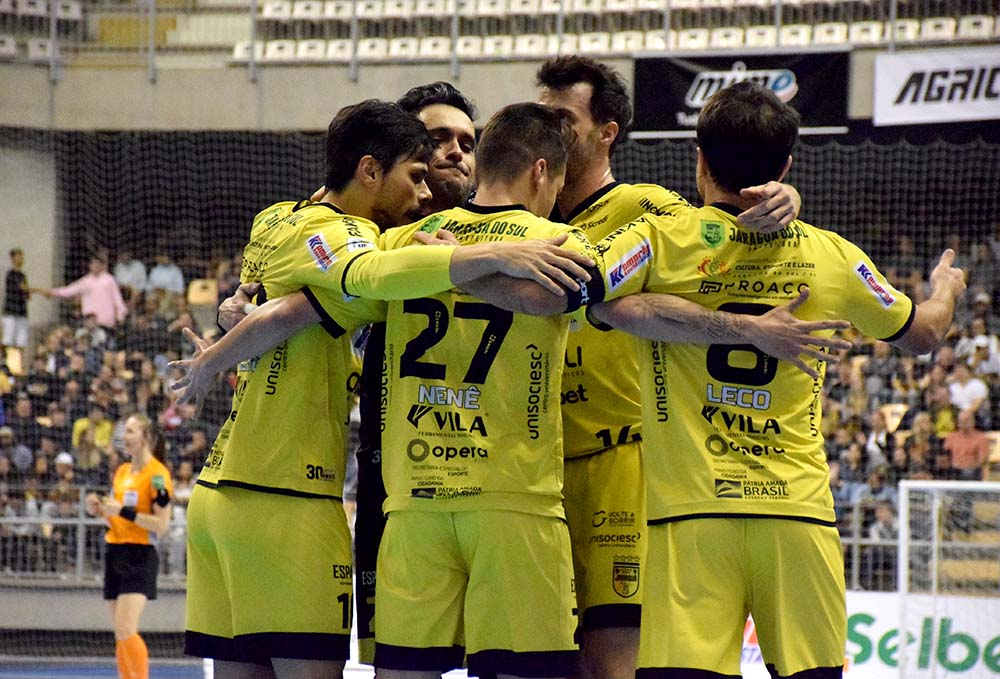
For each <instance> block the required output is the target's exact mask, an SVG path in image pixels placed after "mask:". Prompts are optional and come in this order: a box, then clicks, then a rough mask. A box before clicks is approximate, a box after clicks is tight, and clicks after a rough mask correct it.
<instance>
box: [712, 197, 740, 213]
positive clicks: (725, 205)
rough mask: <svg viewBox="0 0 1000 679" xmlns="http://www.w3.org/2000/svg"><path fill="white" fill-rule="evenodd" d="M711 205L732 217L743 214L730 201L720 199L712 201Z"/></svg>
mask: <svg viewBox="0 0 1000 679" xmlns="http://www.w3.org/2000/svg"><path fill="white" fill-rule="evenodd" d="M712 207H714V208H716V209H719V210H722V211H723V212H728V213H729V214H731V215H732V216H733V217H739V216H740V215H741V214H743V210H741V209H739V208H738V207H736V206H735V205H732V204H730V203H723V202H722V201H721V200H720V201H716V202H714V203H712Z"/></svg>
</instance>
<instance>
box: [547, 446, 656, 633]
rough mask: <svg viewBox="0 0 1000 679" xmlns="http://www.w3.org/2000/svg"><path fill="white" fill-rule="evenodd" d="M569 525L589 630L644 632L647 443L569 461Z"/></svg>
mask: <svg viewBox="0 0 1000 679" xmlns="http://www.w3.org/2000/svg"><path fill="white" fill-rule="evenodd" d="M565 468H566V471H565V481H564V483H563V495H564V496H565V498H566V499H565V502H564V505H565V507H566V520H567V521H568V522H569V535H570V540H571V541H572V545H573V570H574V572H575V575H576V598H577V603H578V604H579V607H580V613H581V615H580V620H581V623H582V626H583V629H585V630H586V629H600V628H607V627H638V626H639V620H640V616H641V613H642V588H641V584H642V580H641V578H642V575H643V573H644V572H645V568H644V567H643V560H644V558H645V553H646V491H645V488H644V487H643V475H642V443H641V442H639V441H636V442H633V443H625V444H622V445H618V446H615V447H614V448H609V449H607V450H605V451H602V452H600V453H596V454H594V455H588V456H585V457H578V458H572V459H568V460H566V464H565Z"/></svg>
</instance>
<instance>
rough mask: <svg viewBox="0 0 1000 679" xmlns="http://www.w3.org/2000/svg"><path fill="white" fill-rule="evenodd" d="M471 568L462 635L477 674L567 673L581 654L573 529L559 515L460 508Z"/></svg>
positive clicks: (459, 529)
mask: <svg viewBox="0 0 1000 679" xmlns="http://www.w3.org/2000/svg"><path fill="white" fill-rule="evenodd" d="M455 523H456V532H457V535H458V538H459V543H460V545H461V548H462V554H463V558H464V559H465V562H466V563H467V564H468V568H469V589H468V593H467V594H466V600H465V636H466V648H467V653H468V664H469V674H470V675H473V676H480V677H481V676H492V675H496V676H498V677H502V676H513V677H567V676H570V675H571V674H572V673H573V671H574V669H575V667H576V664H577V662H578V660H579V657H578V655H579V654H578V652H577V648H576V644H575V642H574V640H573V633H574V631H575V629H576V616H575V614H574V610H575V608H576V597H575V596H574V592H573V562H572V557H571V555H570V543H569V531H568V529H567V528H566V523H565V522H564V521H563V520H562V518H560V517H553V516H537V515H534V514H525V513H521V512H514V511H487V510H479V511H474V512H461V513H456V521H455Z"/></svg>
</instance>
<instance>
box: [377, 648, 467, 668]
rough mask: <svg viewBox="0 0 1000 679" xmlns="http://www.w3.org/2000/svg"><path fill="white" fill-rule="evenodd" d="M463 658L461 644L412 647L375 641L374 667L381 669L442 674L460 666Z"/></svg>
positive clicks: (463, 652) (463, 650) (463, 649)
mask: <svg viewBox="0 0 1000 679" xmlns="http://www.w3.org/2000/svg"><path fill="white" fill-rule="evenodd" d="M464 658H465V647H463V646H457V645H456V646H433V647H431V648H412V647H409V646H392V645H391V644H380V643H378V642H375V667H378V668H379V669H383V670H403V671H410V672H440V673H442V674H444V673H445V672H450V671H451V670H457V669H459V668H461V667H462V661H463V659H464ZM470 660H471V658H470ZM470 669H471V665H470ZM470 674H471V672H470Z"/></svg>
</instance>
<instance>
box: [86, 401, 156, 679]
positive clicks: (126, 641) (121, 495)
mask: <svg viewBox="0 0 1000 679" xmlns="http://www.w3.org/2000/svg"><path fill="white" fill-rule="evenodd" d="M154 426H155V425H153V424H152V423H151V422H150V420H149V418H147V417H145V416H143V415H132V416H131V417H129V418H128V420H126V421H125V452H126V453H127V454H128V455H129V456H130V457H131V462H124V463H122V464H121V465H119V467H118V469H117V470H116V471H115V478H114V481H113V482H112V496H111V497H105V498H98V496H97V494H96V493H90V494H88V495H87V511H88V512H90V513H91V514H93V515H95V516H96V515H98V514H100V515H101V516H103V517H104V519H105V520H106V521H107V522H108V526H109V527H108V532H107V534H106V535H105V540H106V541H107V543H108V549H107V554H106V556H105V559H104V598H105V599H106V600H108V601H109V602H110V603H111V617H112V619H113V620H114V625H115V656H116V658H117V659H118V675H119V676H120V677H121V679H148V677H149V653H148V651H147V650H146V642H144V641H143V640H142V637H140V636H139V616H140V615H142V610H143V608H145V606H146V601H147V600H149V599H155V598H156V574H157V572H158V571H159V558H158V557H157V555H156V548H155V547H154V546H153V545H152V544H150V534H155V535H156V536H157V537H158V538H159V537H162V536H163V535H164V534H165V533H166V531H167V527H168V526H169V524H170V494H171V492H172V490H173V486H172V483H171V481H170V472H169V471H168V470H167V468H166V467H165V466H164V465H163V458H164V454H165V452H166V445H165V442H164V440H163V436H162V435H160V434H159V432H157V431H156V430H155V429H154Z"/></svg>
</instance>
